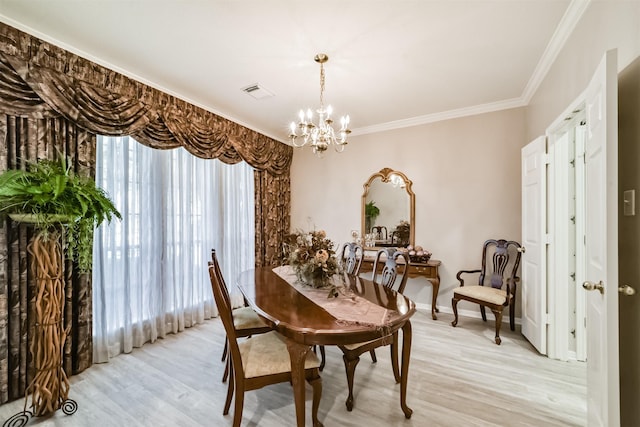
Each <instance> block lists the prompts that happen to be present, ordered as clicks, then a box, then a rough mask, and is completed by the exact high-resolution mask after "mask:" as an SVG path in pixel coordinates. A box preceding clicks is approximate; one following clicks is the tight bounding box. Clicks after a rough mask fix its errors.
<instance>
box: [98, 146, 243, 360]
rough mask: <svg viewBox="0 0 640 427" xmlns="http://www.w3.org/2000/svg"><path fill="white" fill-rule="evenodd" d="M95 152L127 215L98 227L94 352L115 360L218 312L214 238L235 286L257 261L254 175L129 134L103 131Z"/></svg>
mask: <svg viewBox="0 0 640 427" xmlns="http://www.w3.org/2000/svg"><path fill="white" fill-rule="evenodd" d="M96 157H97V167H96V182H97V183H98V185H99V186H100V187H102V188H104V189H105V190H106V191H107V192H108V193H109V195H110V196H111V198H112V199H113V200H114V203H115V204H116V207H117V208H118V210H119V211H120V213H121V214H122V216H123V219H122V221H118V220H114V221H113V222H112V223H111V224H109V225H106V224H105V225H103V226H101V227H100V228H99V229H97V230H96V233H95V237H94V247H93V253H94V260H93V344H94V345H93V348H94V352H93V359H94V362H106V361H108V359H109V357H113V356H115V355H117V354H120V353H123V352H124V353H128V352H130V351H131V350H132V348H133V347H140V346H142V345H143V344H144V343H145V342H148V341H151V342H153V341H155V340H156V339H157V338H158V337H163V336H165V335H166V334H167V333H171V332H173V333H175V332H179V331H181V330H183V329H184V328H185V327H189V326H192V325H194V324H196V323H200V322H202V321H203V320H204V319H207V318H210V317H212V316H216V315H217V310H216V308H215V304H214V301H213V295H212V292H211V283H210V281H209V275H208V271H207V261H208V260H210V259H211V248H215V249H216V251H217V253H218V257H219V260H220V262H221V267H222V271H223V274H224V275H225V278H226V279H227V282H228V284H229V285H230V286H231V285H232V284H233V283H235V279H236V277H237V275H238V274H239V273H240V272H241V271H243V270H245V269H248V268H252V267H253V266H254V259H255V252H254V241H255V238H254V235H255V228H254V227H255V222H254V181H253V169H252V168H251V167H250V166H248V165H247V164H246V163H244V162H243V163H238V164H236V165H227V164H224V163H222V162H220V161H218V160H203V159H199V158H197V157H195V156H193V155H191V154H189V153H188V152H187V151H185V150H184V149H182V148H180V149H175V150H154V149H151V148H148V147H146V146H144V145H142V144H139V143H137V142H136V141H135V140H134V139H132V138H129V137H102V136H99V137H98V146H97V156H96ZM236 298H238V297H236ZM240 299H241V298H240Z"/></svg>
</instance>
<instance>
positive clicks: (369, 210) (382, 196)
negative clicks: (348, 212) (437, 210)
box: [361, 168, 415, 247]
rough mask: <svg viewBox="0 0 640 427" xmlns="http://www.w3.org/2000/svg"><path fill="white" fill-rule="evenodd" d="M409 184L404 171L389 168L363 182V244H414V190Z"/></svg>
mask: <svg viewBox="0 0 640 427" xmlns="http://www.w3.org/2000/svg"><path fill="white" fill-rule="evenodd" d="M411 184H412V182H411V181H410V180H409V179H408V178H407V177H406V176H405V174H403V173H402V172H399V171H395V170H393V169H389V168H384V169H382V170H380V172H376V173H374V174H373V175H371V177H370V178H369V180H368V181H367V182H365V184H364V193H363V194H362V215H361V217H362V227H361V230H362V237H363V238H364V239H365V246H399V247H400V246H402V247H405V246H407V245H413V244H414V236H415V194H413V191H412V190H411ZM366 236H369V239H366Z"/></svg>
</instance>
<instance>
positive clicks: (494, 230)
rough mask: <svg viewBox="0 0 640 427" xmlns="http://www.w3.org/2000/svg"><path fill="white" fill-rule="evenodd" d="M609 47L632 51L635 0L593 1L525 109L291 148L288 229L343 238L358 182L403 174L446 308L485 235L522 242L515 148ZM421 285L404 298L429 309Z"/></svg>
mask: <svg viewBox="0 0 640 427" xmlns="http://www.w3.org/2000/svg"><path fill="white" fill-rule="evenodd" d="M612 48H617V49H618V68H619V69H620V70H622V69H624V68H625V67H627V66H628V65H629V64H630V63H631V62H632V61H633V60H634V59H635V58H636V57H638V56H639V55H640V1H637V0H631V1H621V0H594V1H592V2H591V4H590V6H589V7H588V9H587V10H586V11H585V13H584V15H583V16H582V18H581V20H580V22H578V24H577V25H576V28H575V29H574V31H573V33H572V34H571V36H570V37H569V39H568V40H567V43H566V45H565V47H564V48H563V49H562V51H561V52H560V54H559V56H558V58H557V59H556V61H555V63H554V65H553V66H552V67H551V69H550V71H549V73H548V74H547V76H546V77H545V79H544V80H543V82H542V84H541V85H540V87H539V89H538V91H537V92H536V94H535V95H534V96H533V98H532V100H531V102H530V104H529V105H528V106H527V107H526V108H522V109H513V110H507V111H502V112H497V113H489V114H482V115H478V116H473V117H466V118H461V119H455V120H448V121H443V122H439V123H433V124H428V125H423V126H416V127H412V128H407V129H400V130H394V131H388V132H381V133H378V134H373V135H363V136H360V137H354V138H352V141H351V142H350V144H349V146H348V148H347V151H345V152H344V153H342V154H336V153H333V152H332V153H328V154H327V156H326V158H325V159H322V160H320V159H316V158H315V157H313V155H312V154H311V153H310V151H309V150H308V149H304V150H297V151H296V152H295V154H294V160H293V166H292V173H291V176H292V224H293V227H301V228H309V227H313V226H315V227H316V228H324V229H326V230H327V232H328V233H329V236H330V237H332V238H333V239H334V240H335V241H336V242H337V243H341V242H343V241H346V240H349V239H350V234H349V232H350V230H353V229H357V230H359V229H360V196H361V194H362V184H363V183H364V182H365V181H366V180H367V179H368V177H369V176H370V175H371V174H372V173H373V172H375V171H378V170H380V169H381V168H383V167H390V168H394V169H398V170H400V171H402V172H404V173H406V174H407V176H408V177H409V179H411V180H412V181H413V183H414V185H413V188H414V191H415V193H416V221H417V225H416V243H417V244H421V245H423V246H425V247H427V248H428V249H429V250H431V251H432V252H433V257H434V258H438V259H441V260H442V261H443V265H442V270H441V277H442V284H441V289H440V293H439V296H438V302H439V306H440V307H441V308H443V309H449V310H450V307H451V302H450V300H451V290H452V288H453V287H454V286H456V283H457V281H456V279H455V274H456V272H457V271H458V270H459V269H461V268H469V267H473V266H475V265H476V264H477V263H478V262H479V261H478V260H479V257H480V246H481V244H482V242H483V241H484V240H485V239H486V238H489V237H496V236H499V237H504V238H508V239H515V240H518V241H520V238H521V225H520V148H521V147H523V146H524V145H526V144H527V143H528V142H529V141H531V140H533V139H534V138H535V137H537V136H539V135H543V134H544V132H545V130H546V129H547V127H549V125H551V123H552V122H553V121H554V120H555V119H556V118H557V117H558V116H559V115H560V114H561V113H562V112H563V111H564V110H565V109H566V108H567V107H568V106H569V105H570V104H571V102H573V101H574V100H575V99H576V98H577V97H578V96H579V95H580V94H581V92H582V91H583V90H584V89H585V87H586V86H587V83H588V82H589V80H590V78H591V76H592V74H593V72H594V70H595V68H596V66H597V65H598V63H599V62H600V60H601V59H602V57H603V55H604V53H605V52H606V51H607V50H608V49H612ZM356 120H357V118H356ZM638 196H639V198H640V194H639V195H638ZM425 284H426V282H425V281H424V280H422V279H415V280H412V281H411V282H410V283H409V285H408V286H407V294H408V295H409V296H411V297H412V298H414V300H416V302H418V303H422V304H429V303H430V298H431V289H430V287H428V286H424V285H425ZM638 286H639V287H640V285H638ZM461 308H463V309H473V310H475V308H473V307H472V306H464V305H461ZM518 308H519V303H518ZM519 312H520V311H519V309H518V310H517V313H519ZM517 315H519V314H517Z"/></svg>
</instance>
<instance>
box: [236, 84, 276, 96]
mask: <svg viewBox="0 0 640 427" xmlns="http://www.w3.org/2000/svg"><path fill="white" fill-rule="evenodd" d="M242 90H243V91H244V92H246V93H247V94H249V95H251V96H252V97H253V98H255V99H264V98H271V97H272V96H275V95H274V94H273V93H272V92H270V91H268V90H267V89H265V88H264V87H262V86H260V84H259V83H255V84H252V85H249V86H247V87H243V88H242Z"/></svg>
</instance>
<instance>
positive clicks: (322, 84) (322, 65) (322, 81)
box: [320, 64, 324, 110]
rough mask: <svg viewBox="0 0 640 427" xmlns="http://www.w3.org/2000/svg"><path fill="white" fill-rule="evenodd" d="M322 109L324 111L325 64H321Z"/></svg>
mask: <svg viewBox="0 0 640 427" xmlns="http://www.w3.org/2000/svg"><path fill="white" fill-rule="evenodd" d="M320 108H321V109H323V110H324V64H320Z"/></svg>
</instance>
